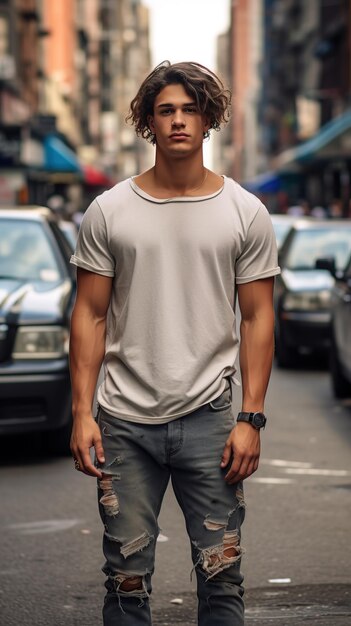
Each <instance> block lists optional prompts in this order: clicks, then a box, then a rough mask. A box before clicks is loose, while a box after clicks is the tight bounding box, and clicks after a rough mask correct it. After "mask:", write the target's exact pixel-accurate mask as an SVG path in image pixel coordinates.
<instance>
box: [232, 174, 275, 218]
mask: <svg viewBox="0 0 351 626" xmlns="http://www.w3.org/2000/svg"><path fill="white" fill-rule="evenodd" d="M226 188H227V190H228V195H227V197H228V196H229V198H230V200H231V201H232V203H233V206H234V207H235V211H236V213H238V214H241V215H243V216H245V217H246V218H248V219H249V220H250V221H251V220H252V219H253V217H254V216H255V215H256V213H257V212H258V211H259V210H263V211H266V210H267V209H266V207H265V206H264V205H263V204H262V202H261V200H260V199H259V198H258V197H257V196H255V195H254V194H253V193H251V192H250V191H248V190H247V189H245V188H244V187H243V186H242V185H240V184H239V183H238V182H237V181H236V180H234V179H233V178H229V177H226Z"/></svg>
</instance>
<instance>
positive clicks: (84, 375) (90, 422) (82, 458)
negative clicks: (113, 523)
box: [70, 268, 113, 478]
mask: <svg viewBox="0 0 351 626" xmlns="http://www.w3.org/2000/svg"><path fill="white" fill-rule="evenodd" d="M112 280H113V279H112V278H109V277H106V276H100V275H99V274H94V273H92V272H88V271H86V270H83V269H81V268H78V270H77V298H76V302H75V305H74V309H73V313H72V319H71V335H70V371H71V383H72V413H73V429H72V437H71V451H72V454H73V457H74V458H75V459H77V460H78V461H79V465H80V469H81V470H82V471H83V472H85V473H86V474H89V475H90V476H97V477H99V478H101V472H100V471H99V470H98V469H97V468H95V467H94V465H93V463H92V461H91V458H90V453H89V450H90V448H91V447H93V446H94V447H95V452H96V455H97V458H98V460H99V461H100V462H101V463H103V462H104V451H103V448H102V444H101V434H100V429H99V427H98V425H97V424H96V422H95V420H94V417H93V415H92V403H93V398H94V392H95V387H96V383H97V379H98V376H99V372H100V368H101V364H102V361H103V358H104V353H105V334H106V315H107V310H108V306H109V303H110V297H111V288H112Z"/></svg>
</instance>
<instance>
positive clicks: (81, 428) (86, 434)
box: [71, 416, 105, 479]
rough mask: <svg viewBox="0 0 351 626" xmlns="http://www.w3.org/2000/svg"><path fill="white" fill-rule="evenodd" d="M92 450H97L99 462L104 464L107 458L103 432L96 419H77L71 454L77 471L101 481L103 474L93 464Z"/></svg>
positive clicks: (74, 426)
mask: <svg viewBox="0 0 351 626" xmlns="http://www.w3.org/2000/svg"><path fill="white" fill-rule="evenodd" d="M90 448H95V454H96V458H97V460H98V462H99V463H104V462H105V456H104V449H103V447H102V441H101V431H100V428H99V426H98V425H97V423H96V422H95V420H94V418H93V417H92V416H91V417H85V418H75V419H74V421H73V428H72V435H71V452H72V455H73V458H74V461H75V465H76V469H78V471H80V472H83V473H84V474H87V475H88V476H95V477H97V478H100V479H101V478H102V472H101V471H100V470H99V469H98V468H96V467H95V466H94V464H93V463H92V460H91V456H90ZM76 461H77V462H78V463H76Z"/></svg>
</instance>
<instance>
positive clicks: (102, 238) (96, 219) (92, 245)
mask: <svg viewBox="0 0 351 626" xmlns="http://www.w3.org/2000/svg"><path fill="white" fill-rule="evenodd" d="M71 263H72V264H73V265H77V266H78V267H81V268H83V269H85V270H88V271H89V272H94V273H95V274H101V275H102V276H114V275H115V265H116V262H115V259H114V257H113V255H112V254H111V252H110V250H109V244H108V237H107V230H106V223H105V218H104V216H103V213H102V211H101V208H100V205H99V203H98V201H97V200H94V201H93V202H92V203H91V205H90V206H89V207H88V209H87V210H86V212H85V214H84V217H83V220H82V223H81V225H80V229H79V233H78V241H77V245H76V249H75V253H74V254H73V255H72V257H71Z"/></svg>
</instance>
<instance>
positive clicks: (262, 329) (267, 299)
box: [221, 278, 274, 484]
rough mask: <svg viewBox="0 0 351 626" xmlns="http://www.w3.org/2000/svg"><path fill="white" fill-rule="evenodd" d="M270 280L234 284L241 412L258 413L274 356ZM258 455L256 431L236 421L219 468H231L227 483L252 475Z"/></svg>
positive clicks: (261, 406) (256, 465) (261, 408)
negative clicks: (236, 304) (240, 380)
mask: <svg viewBox="0 0 351 626" xmlns="http://www.w3.org/2000/svg"><path fill="white" fill-rule="evenodd" d="M273 286H274V278H265V279H262V280H256V281H253V282H250V283H245V284H243V285H238V300H239V307H240V311H241V324H240V337H241V341H240V352H239V355H240V369H241V379H242V409H241V410H242V411H245V412H256V411H260V412H262V411H263V409H264V399H265V395H266V391H267V387H268V382H269V378H270V374H271V369H272V361H273V353H274V310H273ZM259 456H260V431H259V430H256V429H255V428H254V427H253V426H251V424H248V423H247V422H238V423H237V425H236V426H235V428H233V430H232V431H231V433H230V435H229V437H228V439H227V441H226V444H225V447H224V451H223V457H222V462H221V467H223V468H224V467H227V466H228V464H229V462H230V461H231V465H230V467H229V469H228V472H227V474H226V476H225V480H226V481H227V482H228V483H229V484H233V483H236V482H238V481H239V480H243V479H244V478H247V477H248V476H250V475H251V474H253V473H254V472H255V471H256V470H257V468H258V462H259Z"/></svg>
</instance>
